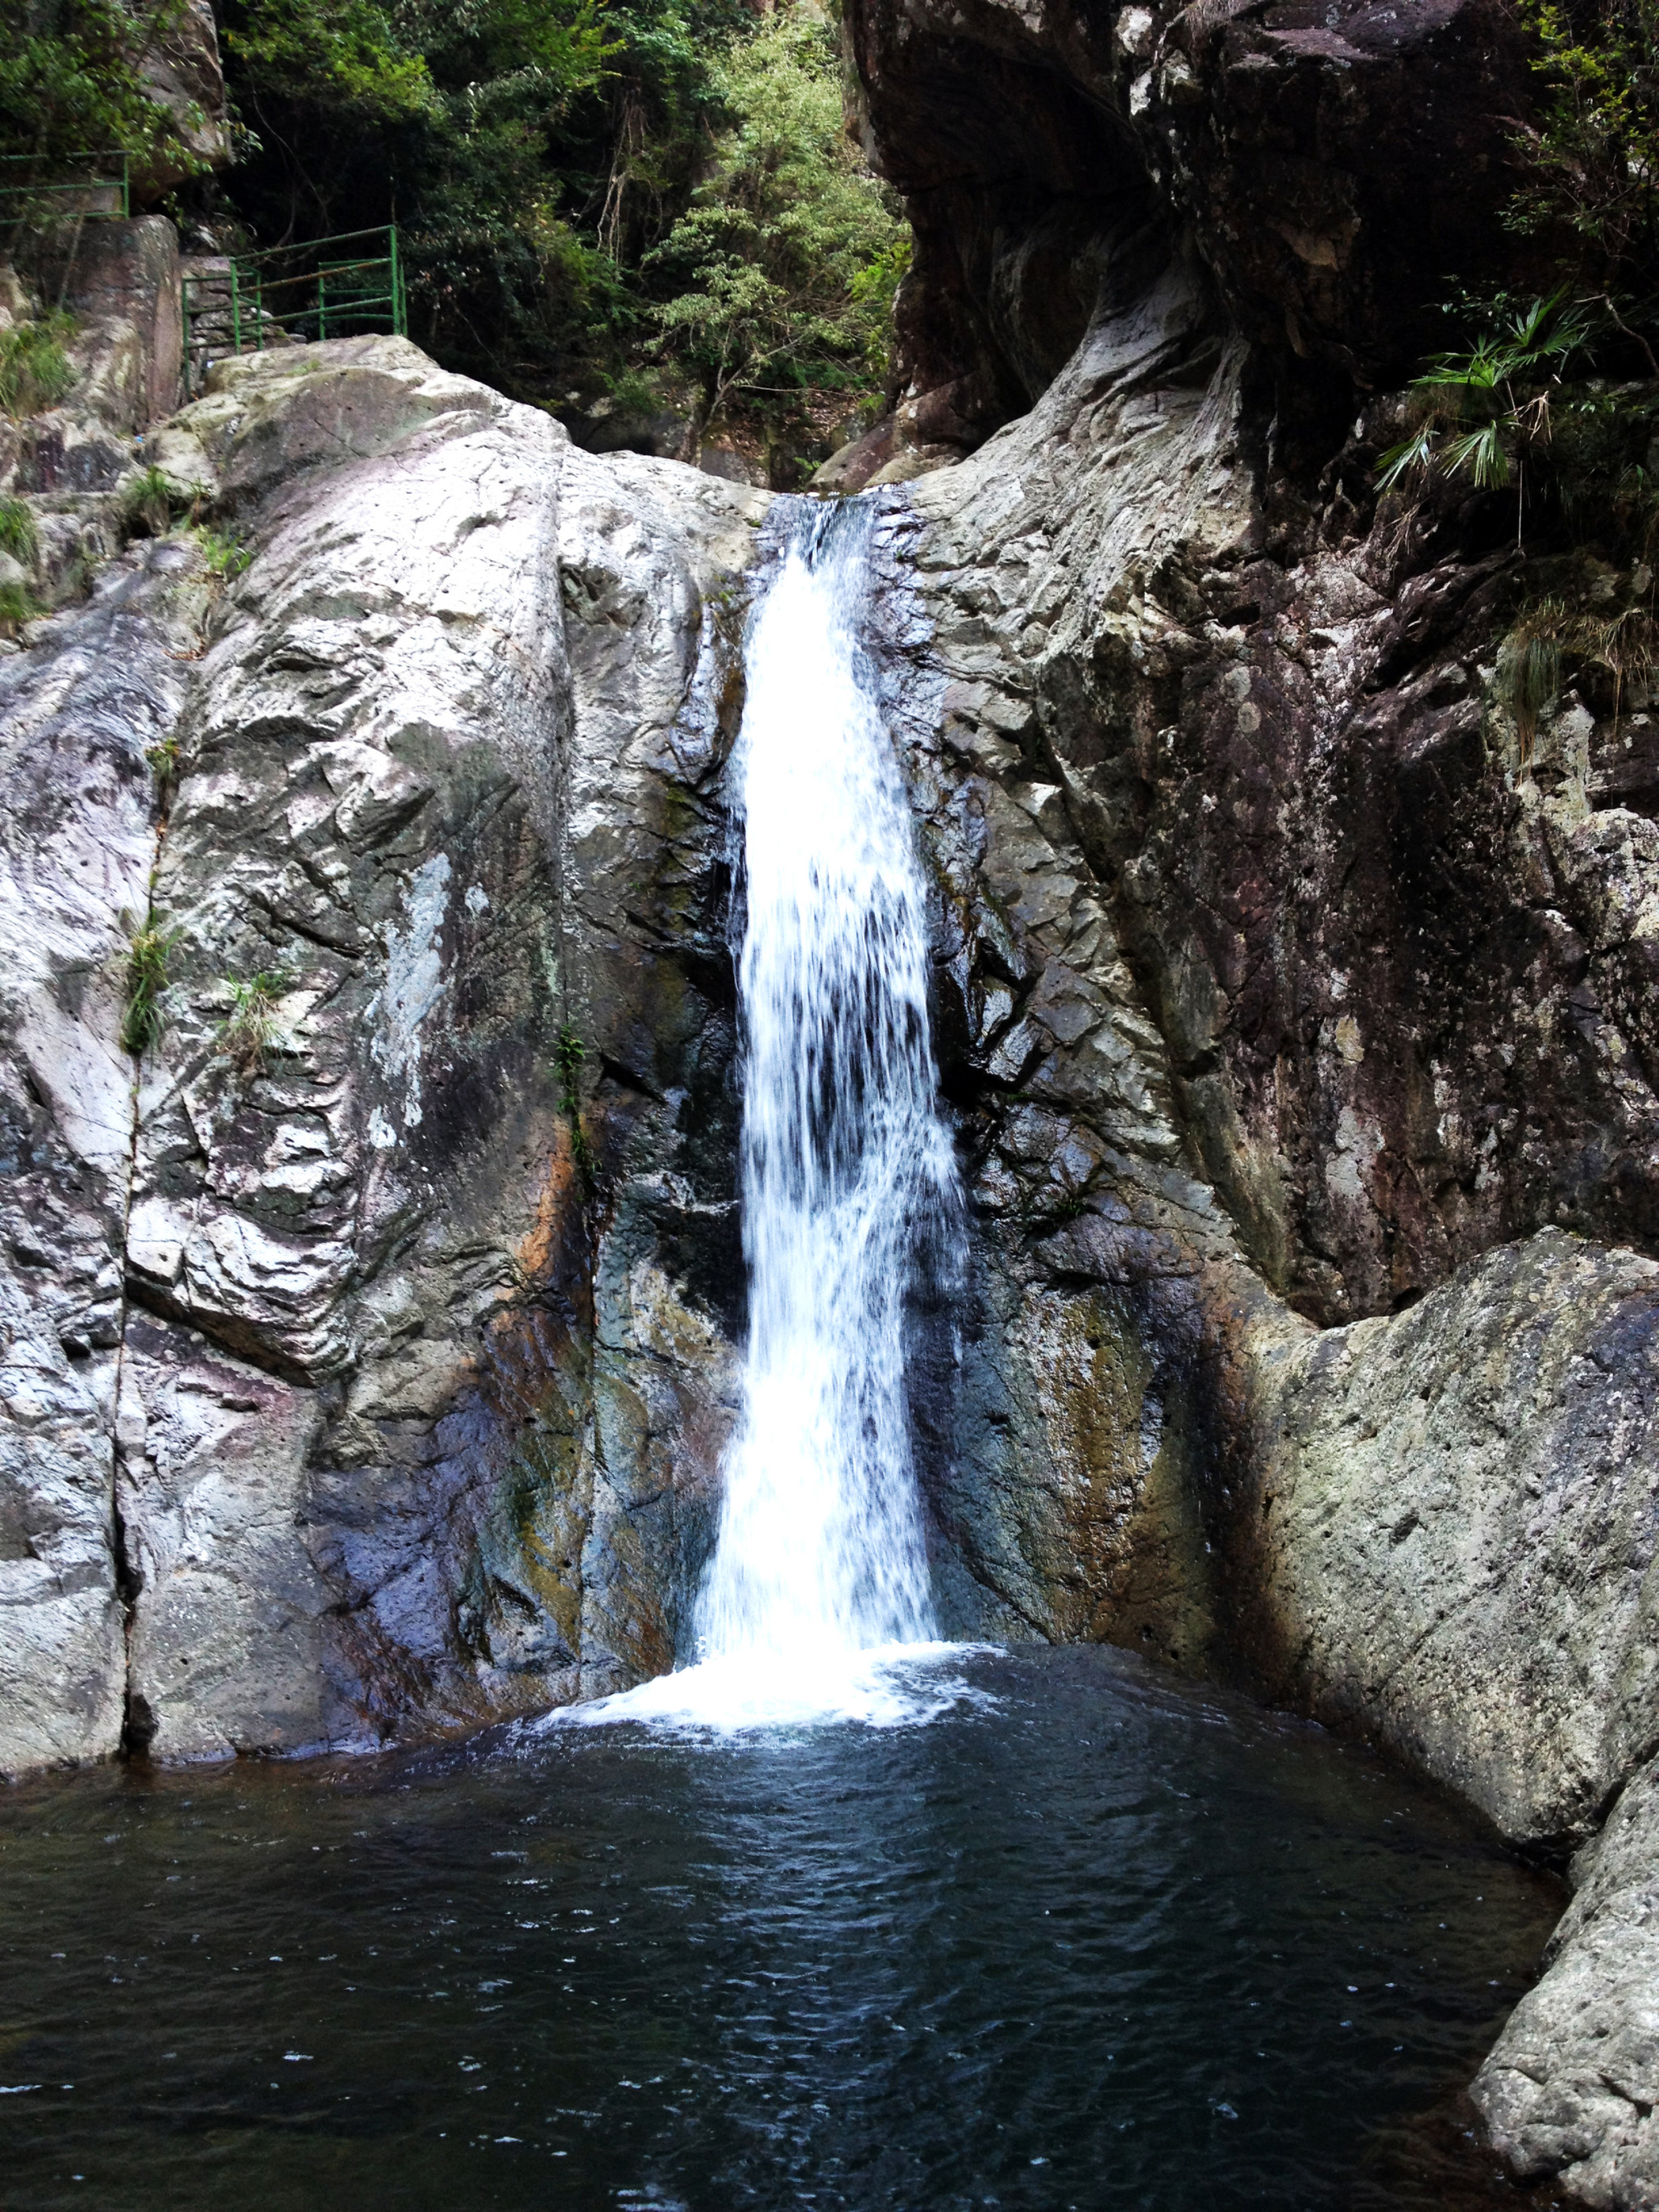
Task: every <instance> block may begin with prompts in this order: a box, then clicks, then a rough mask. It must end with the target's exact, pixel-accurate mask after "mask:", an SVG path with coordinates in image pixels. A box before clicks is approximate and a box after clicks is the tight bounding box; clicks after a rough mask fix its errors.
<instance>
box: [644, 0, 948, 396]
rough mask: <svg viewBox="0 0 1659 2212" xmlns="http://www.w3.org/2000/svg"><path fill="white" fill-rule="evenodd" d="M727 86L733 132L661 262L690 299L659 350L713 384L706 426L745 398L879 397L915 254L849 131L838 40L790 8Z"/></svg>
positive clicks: (738, 51) (672, 307) (681, 299)
mask: <svg viewBox="0 0 1659 2212" xmlns="http://www.w3.org/2000/svg"><path fill="white" fill-rule="evenodd" d="M716 81H717V82H718V84H719V86H720V90H721V93H722V94H723V96H724V99H725V101H726V106H727V108H728V110H729V112H730V113H731V114H732V118H733V125H732V129H731V130H730V131H727V132H726V133H725V134H723V136H722V137H720V140H719V141H718V142H717V144H716V149H715V154H714V162H713V164H712V166H711V168H710V171H709V173H708V176H707V177H706V178H705V179H704V181H703V182H702V184H701V185H698V187H697V189H696V192H695V193H694V194H693V196H692V202H691V205H690V208H689V209H688V210H686V212H685V214H684V216H681V218H680V220H679V221H678V222H677V223H676V224H675V225H674V228H672V230H671V231H670V233H669V234H668V236H667V237H666V238H665V240H663V243H662V244H661V245H660V246H658V247H657V248H656V249H655V250H654V252H652V253H651V254H649V255H648V256H647V262H646V266H647V269H652V270H658V271H660V272H662V273H663V274H664V275H665V276H668V277H670V278H671V279H672V281H673V282H674V283H675V285H676V288H677V289H675V291H674V293H673V296H672V297H671V298H670V299H668V300H666V301H664V302H663V303H662V305H661V306H660V307H657V308H656V309H655V310H654V317H655V320H656V323H657V325H658V328H659V332H660V334H661V335H660V337H659V341H658V344H659V349H663V350H671V352H672V353H673V355H674V356H675V357H676V359H677V360H678V362H681V363H682V364H683V365H684V366H685V367H687V368H690V370H691V371H692V372H693V373H694V374H696V377H697V378H698V380H699V382H700V383H701V386H702V419H703V420H704V421H705V422H706V421H708V419H709V418H710V417H711V416H714V415H715V414H717V413H718V412H719V411H720V409H721V408H722V407H723V406H725V405H726V403H727V401H728V400H729V399H730V398H733V397H735V396H738V395H740V394H754V395H757V396H763V397H769V398H778V397H780V396H784V395H787V394H790V393H799V392H805V391H806V390H809V389H817V390H820V391H823V390H833V391H846V392H862V391H865V390H866V389H868V388H869V386H870V385H871V383H872V365H873V366H874V367H875V380H876V381H877V382H878V381H879V376H880V373H881V368H884V363H885V333H886V328H887V323H888V319H889V315H890V307H891V301H892V295H893V291H894V289H895V288H896V285H897V283H898V280H899V277H900V276H901V275H902V270H903V267H904V264H905V261H906V259H907V258H908V257H907V256H906V253H905V251H904V249H905V246H906V244H907V242H908V241H907V234H906V233H905V230H904V226H903V224H902V222H901V221H900V218H899V216H898V212H897V205H896V201H895V200H894V198H893V197H892V195H891V193H890V191H888V190H887V188H886V187H885V186H884V185H882V184H881V183H880V182H879V181H878V179H877V178H876V177H875V176H874V175H872V173H871V171H870V170H869V168H868V167H866V164H865V162H864V161H863V159H862V158H861V156H860V155H859V153H858V151H857V149H855V148H854V145H853V144H852V143H851V141H850V140H849V139H848V137H847V134H846V131H845V129H844V128H843V125H842V94H841V86H840V82H839V75H838V70H837V65H836V49H835V43H834V38H833V34H832V33H831V32H830V30H829V26H828V25H827V24H826V23H824V22H823V21H821V20H820V19H817V18H815V17H813V16H810V15H807V14H806V12H805V9H790V10H787V11H781V12H780V13H779V14H778V15H775V17H774V18H773V19H772V21H770V22H769V24H767V25H766V27H764V28H763V29H762V30H761V31H759V32H758V33H757V34H756V35H755V37H754V38H752V39H751V40H748V41H747V42H746V43H744V44H743V45H739V46H734V47H733V48H732V51H731V52H730V53H729V55H728V56H727V57H726V60H725V61H724V62H723V63H722V64H720V68H719V70H717V72H716Z"/></svg>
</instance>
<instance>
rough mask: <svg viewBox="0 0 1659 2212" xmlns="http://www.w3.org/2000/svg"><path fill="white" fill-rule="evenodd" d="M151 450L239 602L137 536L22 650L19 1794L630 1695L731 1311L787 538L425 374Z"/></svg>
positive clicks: (17, 926)
mask: <svg viewBox="0 0 1659 2212" xmlns="http://www.w3.org/2000/svg"><path fill="white" fill-rule="evenodd" d="M148 451H149V456H151V457H153V458H154V459H157V460H159V462H160V463H161V465H164V466H166V467H167V469H168V470H169V471H170V472H171V473H172V474H173V476H174V477H176V478H177V480H179V481H180V482H183V483H199V484H201V485H203V486H204V488H205V489H206V492H207V494H208V495H210V497H211V499H212V500H213V501H214V504H215V508H216V513H218V515H219V516H220V517H221V518H222V522H223V525H224V526H226V527H236V528H238V529H240V530H243V531H246V532H248V533H249V534H250V535H251V536H252V538H253V539H254V540H255V542H256V543H257V544H258V548H259V550H258V557H257V558H256V559H255V561H254V562H253V564H252V567H251V568H248V569H247V571H246V574H244V575H242V576H240V578H239V579H238V580H236V581H235V582H234V585H232V586H230V587H229V588H228V590H227V589H225V588H224V587H223V586H221V585H217V584H216V583H214V582H213V581H212V580H210V578H208V577H207V576H206V574H204V561H203V556H202V554H201V551H200V550H199V549H198V548H197V547H196V546H195V545H194V544H192V543H191V541H190V540H189V539H188V538H184V539H181V540H178V541H169V542H167V543H166V544H161V545H141V546H139V547H136V548H135V549H134V550H132V551H131V553H129V554H128V555H127V556H125V558H124V559H123V560H122V561H121V562H118V563H117V564H116V566H115V568H113V569H112V570H111V571H110V572H109V573H108V574H106V577H105V578H104V579H103V580H102V581H101V583H100V587H99V590H98V592H96V594H95V595H94V600H93V602H92V604H91V605H89V606H88V607H86V608H73V609H70V610H69V611H65V612H64V614H62V615H60V616H59V617H56V618H55V619H53V620H52V621H49V622H46V623H40V624H37V625H36V626H35V628H34V629H33V632H32V633H31V641H30V643H29V645H28V647H27V650H25V651H24V652H22V653H18V654H15V655H14V657H13V658H12V659H9V661H6V662H4V663H0V684H4V686H5V688H6V691H7V694H8V709H9V713H8V730H9V741H10V744H11V747H12V750H11V753H10V755H9V759H10V763H11V779H12V780H11V783H10V787H9V788H10V792H11V796H12V805H11V808H10V811H9V823H10V825H11V836H12V841H13V845H14V848H15V881H16V886H17V887H16V890H15V896H14V901H13V932H14V942H15V945H17V947H18V948H19V951H20V952H21V953H23V954H24V955H25V956H26V958H25V960H24V962H23V963H21V964H20V967H19V969H18V971H17V973H16V975H15V978H14V981H13V982H12V984H11V986H10V989H11V991H12V992H13V994H15V999H16V1002H17V1003H16V1009H15V1014H14V1016H13V1018H12V1021H11V1024H10V1035H11V1055H12V1056H11V1061H10V1066H11V1072H12V1073H11V1080H12V1085H13V1088H14V1091H15V1107H14V1109H13V1116H12V1118H13V1121H14V1122H15V1127H16V1128H17V1131H18V1136H17V1141H16V1149H17V1152H18V1159H17V1163H16V1166H15V1170H14V1173H15V1176H16V1177H17V1178H18V1180H17V1181H16V1182H15V1185H14V1199H15V1202H14V1207H13V1210H12V1212H11V1213H10V1214H9V1217H8V1218H9V1220H10V1221H11V1222H12V1225H13V1226H12V1230H11V1232H10V1233H11V1236H12V1245H11V1249H12V1252H13V1255H14V1257H15V1267H16V1269H17V1270H18V1273H17V1277H16V1294H15V1301H14V1303H15V1307H16V1327H17V1331H18V1334H17V1346H18V1348H17V1350H16V1352H15V1359H16V1360H17V1362H18V1363H19V1364H20V1371H25V1372H26V1375H27V1377H33V1378H36V1379H34V1380H32V1381H30V1382H29V1383H28V1387H27V1389H25V1387H24V1384H23V1383H21V1382H20V1384H19V1389H18V1391H17V1393H16V1394H15V1395H14V1397H13V1399H12V1400H11V1401H9V1402H10V1410H11V1413H12V1417H13V1420H14V1423H15V1427H16V1431H17V1438H18V1441H17V1447H16V1453H15V1458H14V1462H13V1491H12V1495H13V1497H14V1498H15V1515H16V1516H17V1518H18V1526H17V1529H16V1532H15V1533H16V1541H15V1544H14V1546H13V1550H12V1557H13V1559H14V1560H15V1565H14V1566H13V1567H12V1568H11V1569H10V1570H9V1580H10V1582H11V1584H12V1589H11V1592H10V1598H11V1607H10V1626H11V1636H10V1639H9V1654H10V1662H11V1665H12V1667H13V1668H14V1670H15V1679H16V1680H17V1682H18V1683H19V1685H20V1686H22V1685H28V1688H27V1696H26V1697H24V1696H22V1695H21V1693H20V1699H19V1702H18V1704H17V1705H15V1706H14V1705H11V1704H10V1703H9V1705H8V1722H9V1727H10V1733H9V1740H8V1744H7V1749H6V1758H7V1761H8V1763H9V1764H10V1765H27V1764H29V1763H33V1761H36V1760H38V1759H43V1758H52V1757H55V1756H95V1755H98V1754H100V1753H109V1752H111V1751H112V1750H113V1749H114V1748H115V1747H116V1746H117V1744H118V1742H119V1741H121V1740H122V1735H123V1729H124V1727H125V1741H127V1742H128V1743H129V1745H131V1746H135V1747H147V1748H149V1750H150V1751H151V1752H152V1753H154V1754H155V1755H157V1756H174V1757H182V1756H198V1755H204V1754H210V1753H225V1752H228V1751H231V1750H234V1749H241V1748H249V1749H255V1748H264V1749H278V1748H283V1749H298V1748H304V1747H310V1746H315V1745H320V1744H324V1743H328V1742H334V1743H341V1742H352V1741H374V1740H376V1739H377V1738H378V1736H379V1735H381V1734H383V1733H385V1732H386V1731H388V1730H395V1729H397V1728H398V1726H399V1725H400V1724H404V1723H409V1722H410V1721H411V1720H412V1719H416V1718H417V1717H418V1722H419V1724H420V1725H422V1726H424V1727H428V1728H430V1727H432V1726H434V1725H437V1726H443V1725H447V1724H452V1723H453V1724H460V1723H469V1722H471V1723H477V1722H478V1721H481V1720H484V1719H488V1718H492V1717H500V1716H501V1715H503V1714H507V1713H511V1712H514V1711H523V1710H527V1709H529V1708H531V1707H539V1706H542V1705H546V1704H547V1703H548V1702H549V1701H550V1700H557V1699H562V1698H568V1697H571V1696H574V1695H576V1694H578V1693H579V1692H586V1693H592V1692H593V1691H595V1690H597V1689H600V1688H604V1687H609V1686H614V1685H615V1683H616V1682H617V1681H618V1680H635V1679H637V1678H638V1677H639V1676H640V1675H641V1674H646V1673H649V1672H652V1671H654V1670H655V1669H657V1668H661V1667H663V1666H665V1665H666V1664H667V1663H669V1661H670V1660H671V1656H672V1652H673V1649H674V1637H675V1622H676V1608H677V1606H678V1603H679V1602H680V1601H681V1599H682V1598H683V1596H684V1591H685V1587H686V1581H687V1577H688V1576H695V1573H696V1567H697V1565H698V1564H699V1563H700V1559H701V1554H702V1549H703V1548H706V1542H707V1538H706V1534H704V1533H703V1530H704V1522H706V1518H707V1512H708V1497H709V1492H710V1487H711V1484H712V1480H713V1476H714V1466H715V1462H716V1461H717V1458H718V1453H719V1449H720V1443H721V1441H722V1439H723V1436H724V1433H725V1428H726V1423H727V1421H728V1419H729V1412H730V1405H731V1397H732V1393H731V1383H730V1375H729V1371H728V1370H729V1367H730V1363H731V1357H732V1354H731V1339H732V1334H735V1332H736V1330H737V1328H738V1326H739V1325H740V1319H741V1314H740V1304H739V1306H738V1309H737V1310H734V1309H733V1305H732V1293H733V1285H734V1284H736V1285H739V1286H740V1280H741V1271H740V1267H739V1266H738V1264H737V1263H736V1261H735V1257H734V1255H735V1251H736V1224H735V1219H734V1211H733V1199H732V1153H733V1149H734V1133H733V1131H732V1127H731V1112H732V1107H731V1087H730V1082H729V1071H730V1063H731V1059H732V1047H733V1036H732V1011H731V998H732V994H731V984H730V975H729V959H728V957H727V955H726V948H725V935H724V921H725V916H724V907H723V903H722V902H723V898H724V895H725V889H726V876H725V868H726V843H725V827H724V822H723V819H722V818H720V817H719V816H718V812H717V810H715V809H714V807H713V806H712V805H711V801H710V798H709V787H710V783H711V780H712V778H713V777H714V775H716V774H717V772H718V768H719V764H720V761H721V759H722V758H723V756H724V749H725V746H726V744H727V743H728V742H729V738H730V737H731V735H732V700H731V698H730V696H728V687H727V683H726V671H727V668H728V665H729V644H728V641H727V639H726V627H727V625H726V622H725V617H724V616H723V614H722V611H721V610H720V607H719V605H718V604H716V600H717V595H718V593H719V592H720V590H722V589H724V588H726V586H727V585H728V584H729V581H730V580H731V578H732V576H733V575H734V574H735V573H736V572H737V571H738V569H739V568H741V567H742V566H743V565H744V563H745V562H747V561H748V559H749V558H750V544H751V538H752V526H753V525H754V523H755V522H756V521H757V520H758V512H759V510H758V507H757V504H756V502H755V501H754V500H753V499H752V497H751V496H750V495H749V494H747V493H746V492H745V491H744V490H743V489H740V488H735V487H727V486H725V485H722V484H720V483H716V482H715V481H714V480H713V479H711V478H704V477H694V476H693V475H692V474H691V472H690V471H676V470H671V469H668V468H666V466H665V465H657V464H652V463H649V462H645V461H635V460H632V459H622V460H619V461H616V462H612V463H608V464H605V465H599V464H595V463H592V462H591V461H589V460H588V459H586V457H584V456H582V455H581V454H580V453H575V452H574V450H573V449H571V448H570V447H568V444H567V442H566V441H565V440H564V437H563V434H562V432H561V431H559V430H558V429H557V428H556V426H555V425H553V424H551V423H550V421H549V420H548V418H547V417H545V416H540V415H538V414H536V413H533V412H532V411H530V410H524V409H520V408H514V407H513V406H511V405H509V404H508V403H507V402H505V401H503V400H501V399H499V398H496V397H495V394H493V393H490V392H486V391H484V390H483V388H482V387H481V386H474V385H469V384H466V383H465V382H464V381H461V380H456V379H453V378H447V377H444V376H442V375H441V374H438V373H436V372H435V371H434V370H433V368H432V367H431V365H430V364H429V363H428V362H425V361H424V360H423V359H422V356H419V355H418V354H416V352H415V351H414V349H412V348H410V347H409V346H407V345H406V344H404V343H401V342H398V341H394V340H368V341H348V342H344V343H339V344H336V345H333V346H329V347H323V348H316V349H303V350H301V349H287V350H284V351H283V352H280V353H276V354H273V355H270V356H263V357H260V356H255V357H252V358H250V359H248V360H246V361H244V362H240V363H234V362H233V363H230V364H227V365H226V366H225V367H223V368H222V369H221V370H220V371H219V372H217V373H216V379H215V388H214V389H213V390H212V392H210V395H209V396H208V397H207V398H204V400H202V401H201V402H199V403H198V404H196V405H195V406H193V407H191V408H189V409H187V410H185V412H184V413H183V414H182V415H179V416H176V417H175V418H173V421H172V422H170V423H169V424H168V425H167V428H165V430H164V431H163V432H162V433H161V435H159V436H157V437H155V438H154V439H152V441H151V443H150V446H149V449H148ZM662 475H667V476H668V477H673V478H676V479H681V480H683V482H682V483H677V485H676V490H677V493H678V496H677V497H674V498H671V499H664V498H662V497H661V496H659V494H658V488H657V485H656V483H655V478H656V477H659V476H662ZM43 883H44V885H45V888H46V892H47V896H46V898H45V899H43V898H42V896H41V887H42V884H43ZM59 908H64V914H63V915H62V918H61V919H60V918H59V914H58V909H59ZM145 927H149V928H151V929H153V930H155V931H159V932H160V933H161V936H162V938H163V939H164V940H165V943H166V945H167V984H166V988H165V990H164V992H163V994H162V995H161V1000H160V1004H159V1010H158V1011H159V1013H160V1016H161V1036H160V1041H159V1042H158V1043H157V1044H156V1045H155V1047H154V1048H152V1049H151V1050H149V1052H148V1053H147V1054H145V1056H144V1057H143V1060H141V1061H140V1062H139V1063H138V1065H137V1069H136V1070H135V1068H134V1066H133V1063H132V1061H131V1058H130V1056H129V1055H128V1054H126V1053H125V1052H124V1051H123V1050H122V1048H121V1042H120V1032H121V1027H122V1021H123V1007H124V997H125V981H126V969H127V966H128V963H129V960H130V957H131V955H130V950H129V947H130V944H131V939H132V937H133V936H134V935H135V934H136V933H137V932H138V931H140V930H141V929H143V928H145ZM135 1076H136V1080H135ZM31 1271H33V1272H31ZM40 1429H44V1430H45V1431H46V1434H47V1436H48V1437H50V1438H51V1440H52V1444H53V1449H59V1450H60V1451H61V1456H62V1461H63V1464H62V1466H61V1468H58V1469H56V1470H55V1471H54V1472H53V1473H52V1477H51V1480H44V1479H43V1477H42V1475H41V1474H40V1472H39V1471H38V1469H37V1467H36V1464H35V1462H36V1457H37V1451H36V1448H35V1447H34V1446H32V1445H31V1443H29V1442H28V1438H29V1437H31V1436H33V1434H34V1432H35V1431H36V1430H40ZM60 1644H61V1645H62V1646H63V1652H62V1655H61V1664H62V1666H63V1668H64V1674H63V1675H62V1678H61V1684H60V1689H59V1692H57V1693H54V1692H52V1690H51V1689H50V1688H48V1687H46V1686H44V1685H42V1684H41V1683H40V1682H39V1681H38V1680H33V1679H32V1678H33V1676H34V1674H36V1673H37V1672H38V1666H39V1655H40V1651H41V1650H43V1649H46V1648H48V1647H50V1648H52V1649H53V1650H57V1648H58V1645H60ZM37 1707H38V1708H40V1713H39V1716H38V1717H36V1716H35V1709H36V1708H37Z"/></svg>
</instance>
